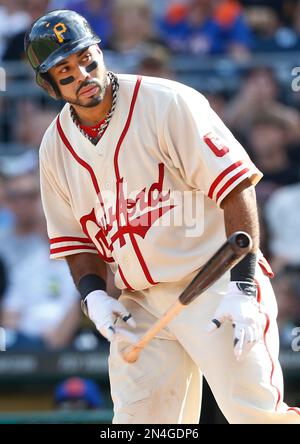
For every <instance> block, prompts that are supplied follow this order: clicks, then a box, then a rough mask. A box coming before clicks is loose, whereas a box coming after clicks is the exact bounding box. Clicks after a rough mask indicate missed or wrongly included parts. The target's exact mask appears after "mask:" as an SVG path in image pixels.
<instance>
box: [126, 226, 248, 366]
mask: <svg viewBox="0 0 300 444" xmlns="http://www.w3.org/2000/svg"><path fill="white" fill-rule="evenodd" d="M251 248H252V239H251V237H250V236H249V234H247V233H245V232H243V231H237V232H235V233H233V234H232V235H231V236H230V237H229V238H228V239H227V241H226V242H225V243H224V244H223V245H222V246H221V247H220V248H219V250H218V251H216V253H215V254H214V255H213V256H212V257H211V258H210V259H209V260H208V261H207V262H206V263H205V265H204V266H203V267H202V268H201V269H200V271H199V272H198V273H197V274H196V276H195V277H194V279H193V280H192V281H191V282H190V284H189V285H188V286H187V287H186V288H185V290H183V292H182V293H181V294H180V296H179V298H178V300H177V301H176V302H175V303H174V304H173V305H171V307H170V308H169V309H168V310H167V311H166V312H165V313H164V314H163V316H162V317H161V318H160V319H158V320H157V321H156V322H155V323H154V324H153V326H152V327H151V328H149V330H148V331H147V332H146V333H145V334H144V336H142V337H141V338H140V339H139V341H138V342H137V343H135V344H133V345H131V346H130V347H129V348H126V349H125V351H124V352H123V354H122V357H123V359H124V361H126V362H128V363H133V362H135V361H136V360H137V359H138V357H139V354H140V352H141V350H142V349H143V348H144V347H145V346H146V345H147V344H148V342H150V341H151V339H153V338H154V336H155V335H156V333H158V332H159V331H160V330H162V329H163V328H164V327H165V326H166V325H167V324H168V323H169V322H170V321H171V320H172V319H174V318H175V316H177V315H178V313H180V312H181V311H182V310H183V308H184V307H185V306H186V305H188V304H190V303H191V302H192V301H193V300H194V299H195V298H196V297H198V296H199V295H200V294H201V293H203V292H204V291H205V290H207V288H209V287H210V286H211V285H212V284H214V283H215V282H216V281H217V280H218V279H219V278H220V277H221V276H222V275H223V274H224V273H226V271H228V270H230V269H231V268H233V267H234V266H235V265H236V264H237V263H238V262H239V261H240V260H242V259H243V257H245V256H246V254H247V253H249V251H250V250H251Z"/></svg>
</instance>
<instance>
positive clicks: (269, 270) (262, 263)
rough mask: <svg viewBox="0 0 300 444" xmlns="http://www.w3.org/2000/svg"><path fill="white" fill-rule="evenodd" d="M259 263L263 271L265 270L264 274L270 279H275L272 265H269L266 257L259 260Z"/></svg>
mask: <svg viewBox="0 0 300 444" xmlns="http://www.w3.org/2000/svg"><path fill="white" fill-rule="evenodd" d="M258 263H259V265H260V267H261V269H262V270H263V272H264V273H265V274H266V275H267V276H268V277H269V278H273V277H274V273H273V270H272V268H271V265H270V264H269V262H268V261H267V259H266V258H265V257H262V258H260V259H258Z"/></svg>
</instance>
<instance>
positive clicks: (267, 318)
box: [254, 279, 281, 411]
mask: <svg viewBox="0 0 300 444" xmlns="http://www.w3.org/2000/svg"><path fill="white" fill-rule="evenodd" d="M254 280H255V283H256V285H257V302H258V303H259V312H260V313H262V314H263V315H264V316H265V317H266V326H265V329H264V336H263V339H264V344H265V347H266V350H267V353H268V356H269V359H270V361H271V375H270V385H271V386H272V387H273V388H274V389H275V390H276V392H277V402H276V406H275V411H276V410H277V408H278V404H279V402H280V399H281V393H280V390H279V388H278V387H276V385H274V384H273V375H274V370H275V364H274V361H273V358H272V355H271V352H270V350H269V348H268V345H267V333H268V330H269V327H270V318H269V316H268V315H267V313H265V312H263V311H262V308H261V288H260V285H259V283H258V281H257V280H256V279H254Z"/></svg>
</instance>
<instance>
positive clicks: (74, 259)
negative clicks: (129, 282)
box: [66, 253, 106, 286]
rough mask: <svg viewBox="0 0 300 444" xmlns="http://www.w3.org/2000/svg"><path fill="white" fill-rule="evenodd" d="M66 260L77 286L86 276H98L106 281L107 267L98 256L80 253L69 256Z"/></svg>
mask: <svg viewBox="0 0 300 444" xmlns="http://www.w3.org/2000/svg"><path fill="white" fill-rule="evenodd" d="M66 259H67V262H68V265H69V268H70V271H71V274H72V277H73V280H74V282H75V285H76V286H78V283H79V281H80V279H81V278H82V277H84V276H86V275H97V276H100V277H101V278H102V279H103V280H104V281H106V265H105V263H104V262H103V261H102V260H101V259H100V258H99V256H98V255H96V254H91V253H80V254H73V255H71V256H68V257H67V258H66Z"/></svg>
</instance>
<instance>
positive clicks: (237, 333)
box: [208, 282, 265, 361]
mask: <svg viewBox="0 0 300 444" xmlns="http://www.w3.org/2000/svg"><path fill="white" fill-rule="evenodd" d="M226 321H227V322H228V321H229V322H231V323H232V326H233V328H234V341H233V350H234V355H235V357H236V359H237V360H238V361H240V360H241V359H243V358H244V357H245V356H246V355H247V353H249V351H250V350H251V348H252V347H253V346H254V345H255V344H256V343H257V342H259V341H260V339H262V337H263V330H264V326H265V317H264V315H263V314H262V313H260V311H259V306H258V302H257V286H256V285H255V284H254V283H253V284H251V283H249V282H230V283H229V286H228V291H227V293H226V295H225V296H224V297H223V299H222V300H221V302H220V304H219V306H218V308H217V310H216V312H215V314H214V318H213V319H212V320H211V322H210V324H209V327H208V331H214V330H216V329H217V328H220V327H221V326H222V324H223V323H224V322H226Z"/></svg>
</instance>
